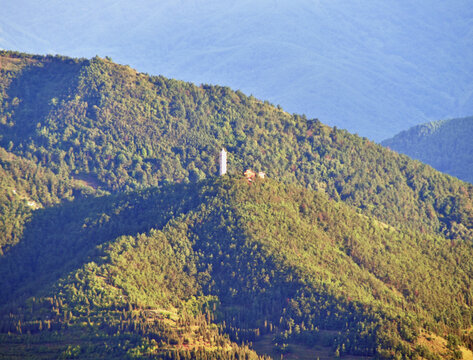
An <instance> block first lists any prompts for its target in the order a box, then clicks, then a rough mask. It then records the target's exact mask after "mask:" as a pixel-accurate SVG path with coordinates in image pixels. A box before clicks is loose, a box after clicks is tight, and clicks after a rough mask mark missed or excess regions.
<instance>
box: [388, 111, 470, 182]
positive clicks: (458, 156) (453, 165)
mask: <svg viewBox="0 0 473 360" xmlns="http://www.w3.org/2000/svg"><path fill="white" fill-rule="evenodd" d="M472 136H473V117H467V118H462V119H451V120H441V121H433V122H430V123H426V124H422V125H417V126H414V127H412V128H410V129H408V130H406V131H403V132H401V133H399V134H397V135H396V136H394V137H393V138H391V139H387V140H384V141H383V142H382V145H384V146H388V147H390V148H391V149H393V150H395V151H399V152H401V153H403V154H406V155H409V156H410V157H412V158H414V159H418V160H420V161H422V162H425V163H426V164H429V165H431V166H433V167H434V168H436V169H437V170H439V171H442V172H445V173H447V174H450V175H453V176H456V177H458V178H459V179H462V180H464V181H468V182H470V183H473V170H472V168H471V163H472V162H473V147H472V146H471V138H472Z"/></svg>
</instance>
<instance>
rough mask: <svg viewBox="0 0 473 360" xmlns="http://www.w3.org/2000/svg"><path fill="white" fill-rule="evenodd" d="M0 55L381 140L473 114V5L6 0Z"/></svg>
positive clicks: (336, 0)
mask: <svg viewBox="0 0 473 360" xmlns="http://www.w3.org/2000/svg"><path fill="white" fill-rule="evenodd" d="M1 7H2V17H1V19H0V47H1V48H4V49H9V50H19V51H24V52H31V53H41V54H45V53H52V54H56V53H59V54H64V55H69V56H74V57H88V58H90V57H92V56H95V55H97V54H98V55H100V56H111V57H112V58H113V59H114V60H115V61H117V62H119V63H123V64H128V65H130V66H132V67H134V68H136V69H137V70H139V71H143V72H148V73H151V74H162V75H165V76H168V77H174V78H177V79H183V80H186V81H192V82H195V83H197V84H199V83H211V84H220V85H228V86H230V87H232V88H234V89H241V90H242V91H244V92H245V93H247V94H253V95H255V96H257V97H259V98H262V99H267V100H269V101H271V102H273V103H274V104H281V105H282V106H283V107H284V108H285V109H286V110H288V111H289V112H296V113H306V114H307V115H308V116H309V117H318V118H319V119H320V120H321V121H323V122H325V123H328V124H331V125H337V126H339V127H342V128H347V129H349V130H350V131H352V132H357V133H359V134H360V135H364V136H368V137H371V138H373V139H376V140H381V139H383V138H387V137H389V136H391V135H393V134H395V133H397V132H398V131H400V130H403V129H405V128H407V127H409V126H411V125H414V124H417V123H421V122H425V121H428V120H436V119H443V118H449V117H459V116H467V115H472V114H473V2H472V1H471V0H451V1H448V2H446V1H444V0H429V1H411V0H397V1H385V0H382V1H381V0H379V1H375V0H373V1H372V0H363V1H361V0H359V1H342V0H319V1H309V0H292V1H276V0H259V1H244V0H241V1H228V0H219V1H214V0H206V1H204V0H186V1H176V0H174V1H168V0H164V1H163V0H160V1H151V0H143V1H124V0H116V1H111V0H101V1H91V0H83V1H68V0H66V1H65V0H61V1H59V0H54V1H31V0H30V1H25V0H19V1H17V0H15V1H12V0H2V6H1Z"/></svg>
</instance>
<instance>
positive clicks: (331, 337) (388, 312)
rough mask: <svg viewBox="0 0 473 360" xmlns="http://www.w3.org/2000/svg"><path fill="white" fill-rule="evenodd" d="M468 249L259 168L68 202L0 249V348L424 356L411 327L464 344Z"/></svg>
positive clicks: (165, 354) (92, 353)
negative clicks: (251, 173)
mask: <svg viewBox="0 0 473 360" xmlns="http://www.w3.org/2000/svg"><path fill="white" fill-rule="evenodd" d="M471 255H472V254H471V246H470V245H469V244H467V243H465V242H462V241H458V242H455V243H452V242H451V241H449V240H446V239H444V238H441V237H439V236H433V235H426V234H421V233H418V232H406V231H398V230H396V229H394V228H392V227H389V226H387V225H385V224H383V223H380V222H378V221H376V220H373V219H370V218H367V217H365V216H364V215H361V214H359V213H358V212H357V211H355V210H354V209H353V208H351V207H348V206H347V205H345V204H343V203H339V202H335V201H333V200H330V199H329V198H328V197H327V196H326V195H324V194H323V193H320V192H313V191H308V190H306V189H303V188H300V187H294V186H288V185H282V184H279V183H277V182H275V181H272V180H262V181H261V180H260V181H256V182H252V183H249V182H248V181H247V180H246V179H244V178H243V179H242V178H229V177H224V178H220V179H218V180H215V181H214V180H210V181H206V182H203V183H198V184H188V185H172V186H167V187H165V188H163V189H160V190H158V189H148V190H145V191H140V192H136V193H130V194H126V195H124V194H120V195H113V196H106V197H104V198H90V199H83V200H77V201H74V202H73V203H66V204H64V205H61V206H59V207H57V208H51V209H45V210H38V211H36V212H35V213H34V215H33V219H32V220H31V221H30V222H29V223H28V224H27V226H26V228H25V231H24V240H23V241H21V242H20V244H18V245H17V246H15V247H14V248H13V249H12V250H11V251H10V252H8V253H7V254H6V255H5V256H4V257H2V258H1V259H0V275H1V276H0V285H1V286H0V306H1V307H0V312H1V324H0V329H1V331H2V332H3V334H2V335H0V336H1V341H0V344H1V345H0V354H4V356H5V357H7V358H8V357H9V356H11V355H12V354H13V352H15V354H16V355H17V356H22V357H27V356H28V354H32V353H33V354H35V355H37V354H39V353H40V350H41V349H43V351H44V356H45V357H48V356H49V357H57V356H63V357H71V356H80V357H81V358H85V357H89V358H103V357H107V356H114V357H116V358H123V357H125V356H131V357H133V356H137V357H138V356H144V357H147V356H157V357H158V358H178V357H181V358H182V357H184V358H191V357H192V358H206V357H207V358H208V357H214V358H231V357H232V356H235V355H236V354H240V355H238V356H243V358H251V357H256V355H255V354H254V353H253V352H252V351H251V350H250V349H248V348H245V347H242V346H239V345H237V344H240V343H241V342H252V343H253V342H254V343H255V347H257V344H258V342H259V341H263V340H264V339H266V340H265V341H267V339H268V337H269V339H271V340H270V341H271V344H272V347H274V349H275V351H279V352H280V353H284V354H285V357H286V356H289V358H290V356H291V353H292V352H293V351H295V350H294V349H298V347H299V346H301V345H300V344H304V346H305V349H306V352H307V353H308V354H311V357H312V358H314V357H316V356H318V355H320V352H325V351H329V352H330V354H331V357H334V356H339V355H343V354H349V355H350V354H351V355H350V356H365V357H372V356H376V357H381V358H394V357H395V356H405V357H407V358H412V357H414V356H415V354H418V355H419V354H423V356H424V357H426V358H434V353H433V352H432V351H431V350H429V349H428V348H426V347H425V346H420V345H419V344H418V341H420V339H421V337H419V334H420V333H419V331H420V329H421V328H423V329H427V331H428V332H432V331H433V332H435V333H437V334H440V335H446V334H448V335H449V336H450V337H452V339H457V340H456V341H457V343H456V345H455V346H452V348H451V349H450V350H448V351H450V352H451V354H453V351H459V350H458V343H461V342H463V343H465V344H468V345H469V346H471V344H472V339H471V335H470V334H469V333H468V332H464V331H465V330H466V329H470V327H471V325H472V324H471V318H472V317H471V315H472V313H471V308H470V306H471V303H472V301H473V294H472V293H471V286H470V285H471V273H472V271H473V269H472V265H473V264H472V260H471V259H472V256H471ZM212 323H213V324H214V325H212ZM8 332H9V334H7V333H8ZM224 334H227V335H224ZM226 336H229V337H230V339H231V340H232V341H234V343H232V342H230V340H229V339H228V338H227V337H226ZM418 339H419V340H418ZM14 344H15V345H14ZM13 345H14V346H13ZM45 345H47V351H45V350H44V349H45ZM8 349H11V350H8ZM327 349H328V350H327ZM9 351H10V352H9ZM107 351H111V353H107ZM243 353H244V354H246V355H242V354H243ZM61 354H62V355H61ZM74 354H75V355H74ZM178 354H179V355H178ZM232 354H233V355H232Z"/></svg>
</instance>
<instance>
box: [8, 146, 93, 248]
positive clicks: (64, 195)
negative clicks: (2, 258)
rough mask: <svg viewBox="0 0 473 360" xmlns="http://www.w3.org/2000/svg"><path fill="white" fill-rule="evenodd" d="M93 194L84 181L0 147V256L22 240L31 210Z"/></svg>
mask: <svg viewBox="0 0 473 360" xmlns="http://www.w3.org/2000/svg"><path fill="white" fill-rule="evenodd" d="M92 194H97V191H96V190H95V189H93V188H91V187H90V186H87V184H85V183H83V182H80V181H76V180H70V179H69V178H68V177H64V176H59V175H56V174H54V173H53V172H52V171H51V170H49V169H47V168H43V167H42V166H41V165H37V164H36V163H34V162H33V161H31V160H25V159H22V158H21V157H18V156H16V155H14V154H12V153H10V152H8V151H6V150H4V149H3V148H0V255H3V253H4V252H6V251H8V249H9V248H10V247H11V246H14V245H16V244H17V243H18V241H19V240H20V239H21V237H22V231H23V230H22V229H23V227H24V224H25V221H27V219H28V218H29V217H30V216H31V214H32V211H33V210H36V209H38V208H43V207H50V206H53V205H56V204H59V203H60V202H62V201H67V200H72V199H74V198H78V197H82V196H85V195H92Z"/></svg>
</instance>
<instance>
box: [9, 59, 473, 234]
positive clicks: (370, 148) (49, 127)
mask: <svg viewBox="0 0 473 360" xmlns="http://www.w3.org/2000/svg"><path fill="white" fill-rule="evenodd" d="M2 64H3V65H2V69H1V78H0V80H1V81H0V83H1V84H2V89H3V90H2V95H1V96H2V98H3V99H4V101H3V103H2V108H1V110H0V111H1V114H2V118H1V119H2V121H1V124H0V127H1V129H2V132H1V138H0V145H2V146H3V147H6V148H8V149H9V150H10V151H11V152H13V153H15V154H17V155H21V156H23V157H25V158H27V159H31V160H33V161H35V162H36V161H37V162H38V163H40V164H42V165H43V166H45V167H48V168H49V169H51V170H53V171H54V172H55V173H57V174H65V175H69V176H72V177H74V178H76V179H86V180H87V182H88V183H90V184H93V186H95V187H97V188H99V189H105V190H108V191H118V190H131V189H136V188H143V187H146V186H155V185H162V184H165V183H168V182H187V181H196V180H199V179H204V178H205V177H206V176H209V175H212V174H215V173H216V165H215V164H216V156H217V151H218V150H219V149H220V148H221V147H222V146H224V147H226V148H227V149H228V151H229V154H230V155H229V167H230V169H231V172H234V173H239V172H241V171H243V170H244V169H245V168H247V167H252V168H254V169H255V170H264V171H265V172H267V173H268V174H269V176H271V177H273V178H275V179H279V180H281V181H283V182H286V183H296V184H301V185H303V186H306V187H308V188H313V189H321V190H324V191H326V192H327V193H328V194H329V195H330V196H332V197H333V198H335V199H339V198H340V199H342V200H343V201H345V202H347V203H349V204H352V205H354V206H356V207H358V208H360V209H361V210H362V211H363V212H364V213H365V214H368V215H374V216H376V217H377V218H379V219H380V220H381V221H384V222H386V223H388V224H391V225H393V226H403V227H408V228H412V229H419V230H423V231H429V232H431V231H433V232H437V233H442V234H445V235H447V236H448V237H451V238H464V239H471V238H472V228H473V206H472V201H473V200H472V199H473V186H472V185H469V184H466V183H463V182H460V181H458V180H456V179H453V178H451V177H448V176H445V175H443V174H440V173H439V172H437V171H434V170H433V169H432V168H430V167H428V166H426V165H423V164H421V163H419V162H415V161H411V160H409V159H408V158H407V157H405V156H400V155H398V154H396V153H394V152H392V151H389V150H386V149H384V148H382V147H381V146H378V145H376V144H374V143H372V142H370V141H368V140H366V139H362V138H360V137H357V136H354V135H351V134H349V133H347V132H346V131H340V130H337V129H336V128H329V127H327V126H325V125H323V124H321V123H320V122H319V121H318V120H307V119H306V118H305V117H304V116H298V115H289V114H288V113H286V112H284V111H283V110H282V109H281V108H279V107H274V106H272V105H270V104H269V103H266V102H264V103H263V102H261V101H259V100H257V99H255V98H253V97H247V96H245V95H244V94H242V93H241V92H238V91H237V92H234V91H232V90H230V89H229V88H222V87H218V86H200V87H196V86H194V85H192V84H189V83H183V82H179V81H175V80H169V79H166V78H164V77H153V76H148V75H145V74H140V73H137V72H136V71H134V70H132V69H131V68H129V67H125V66H119V65H116V64H114V63H113V62H111V61H109V60H106V59H100V58H94V59H92V60H73V59H64V58H61V57H38V56H36V57H35V56H28V55H24V54H16V53H8V52H3V53H2Z"/></svg>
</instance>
